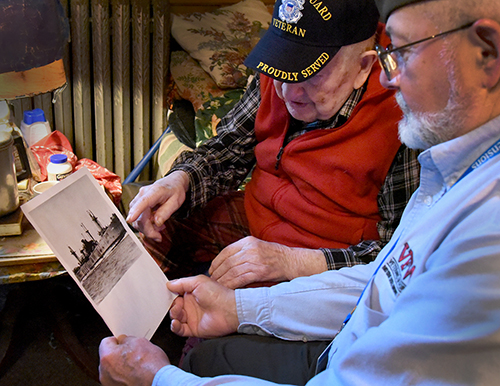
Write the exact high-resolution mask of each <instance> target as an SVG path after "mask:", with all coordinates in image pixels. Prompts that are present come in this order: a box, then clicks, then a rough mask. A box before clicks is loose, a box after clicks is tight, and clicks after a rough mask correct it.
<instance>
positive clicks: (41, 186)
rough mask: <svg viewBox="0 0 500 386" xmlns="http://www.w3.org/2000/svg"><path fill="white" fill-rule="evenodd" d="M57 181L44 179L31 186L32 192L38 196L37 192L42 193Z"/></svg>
mask: <svg viewBox="0 0 500 386" xmlns="http://www.w3.org/2000/svg"><path fill="white" fill-rule="evenodd" d="M57 183H58V181H44V182H40V183H38V184H36V185H35V186H33V193H34V195H35V196H38V195H39V194H42V193H43V192H45V191H46V190H47V189H49V188H51V187H52V186H54V185H55V184H57Z"/></svg>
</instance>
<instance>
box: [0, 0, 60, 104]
mask: <svg viewBox="0 0 500 386" xmlns="http://www.w3.org/2000/svg"><path fill="white" fill-rule="evenodd" d="M68 41H69V22H68V20H67V18H66V16H65V14H64V9H63V8H62V5H61V3H60V2H59V1H58V0H1V1H0V100H1V99H4V100H10V99H16V98H22V97H31V96H34V95H37V94H42V93H46V92H50V91H53V90H56V89H58V88H60V87H62V86H63V85H64V84H65V83H66V75H65V71H64V63H63V54H64V48H65V44H66V43H67V42H68Z"/></svg>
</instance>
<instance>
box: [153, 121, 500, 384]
mask: <svg viewBox="0 0 500 386" xmlns="http://www.w3.org/2000/svg"><path fill="white" fill-rule="evenodd" d="M499 140H500V116H499V117H497V118H495V119H493V120H492V121H490V122H488V123H487V124H485V125H483V126H482V127H480V128H478V129H476V130H474V131H472V132H470V133H468V134H466V135H464V136H462V137H459V138H456V139H454V140H451V141H448V142H445V143H443V144H440V145H437V146H434V147H433V148H431V149H428V150H426V151H425V152H423V153H422V154H421V156H420V158H419V159H420V161H421V163H422V178H421V184H420V187H419V189H418V190H417V191H416V192H415V194H414V195H413V196H412V198H411V200H410V202H409V203H408V206H407V208H406V210H405V212H404V214H403V217H402V219H401V224H400V226H399V227H398V229H397V230H396V232H395V234H394V238H393V240H391V242H390V243H389V244H388V245H387V246H386V247H385V248H384V250H382V252H381V253H380V254H379V256H378V257H377V259H376V260H375V261H374V262H372V263H370V264H367V265H358V266H356V267H352V268H349V269H341V270H339V271H328V272H323V273H322V274H319V275H313V276H309V277H302V278H298V279H295V280H293V281H291V282H285V283H280V284H278V285H276V286H273V287H269V288H268V287H265V288H250V289H241V290H236V294H235V296H236V305H237V310H238V318H239V321H240V327H239V332H246V333H260V334H271V335H274V336H277V337H281V338H284V339H289V340H307V339H310V340H313V339H314V340H317V339H332V338H333V337H334V336H335V334H336V332H337V329H338V327H339V326H340V324H341V321H342V319H343V317H344V315H345V314H346V313H348V312H349V311H350V310H349V309H352V307H353V306H354V304H356V301H357V298H358V296H359V294H360V292H361V290H362V288H363V287H364V286H365V285H366V284H367V283H368V282H369V280H370V278H371V277H372V275H373V274H374V272H375V271H376V274H375V275H374V280H373V282H372V283H370V284H369V285H368V286H367V287H366V288H367V289H366V291H365V293H364V294H363V296H362V297H361V299H360V302H359V304H358V307H357V308H356V310H355V311H354V313H353V315H352V318H351V320H350V321H349V322H348V323H347V325H346V326H345V328H344V329H343V330H342V331H341V332H340V333H339V334H338V335H337V337H336V338H335V339H334V341H333V344H332V347H331V349H330V353H329V361H328V366H327V368H326V370H324V371H323V372H321V373H320V374H318V375H316V376H315V377H313V378H312V379H311V380H310V381H309V382H308V383H307V385H308V386H315V385H318V386H319V385H357V384H367V385H407V384H412V385H450V386H451V385H487V386H496V385H498V379H499V376H500V370H499V369H500V324H499V323H498V321H499V320H500V193H499V191H500V177H499V176H500V156H495V157H494V158H491V159H490V160H489V161H487V162H486V163H483V164H482V165H481V166H479V168H477V169H475V170H473V171H472V172H471V173H469V174H468V175H467V176H466V177H464V178H463V179H462V180H460V181H459V182H458V183H457V180H459V178H460V176H461V175H463V173H464V172H465V171H466V170H467V169H468V167H469V166H471V165H472V164H474V162H475V160H476V159H478V158H479V159H481V157H482V154H483V153H485V152H488V148H489V147H490V146H491V145H495V144H497V145H496V149H495V150H493V152H495V153H498V151H499V148H500V145H498V143H499ZM377 267H380V269H378V270H377V269H376V268H377ZM312 293H313V294H314V295H311V294H312ZM297 310H303V311H304V312H297ZM291 311H292V312H291ZM222 383H224V384H226V383H227V384H231V385H238V386H243V385H255V386H256V385H272V384H273V383H271V382H267V381H263V380H259V379H255V378H250V377H243V376H239V375H228V376H222V377H215V378H199V377H196V376H194V375H192V374H188V373H185V372H183V371H182V370H180V369H178V368H176V367H175V366H171V365H169V366H165V367H164V368H162V369H161V370H160V371H159V372H158V373H157V375H156V377H155V380H154V382H153V386H160V385H161V386H167V385H179V384H189V385H199V386H201V385H216V384H222Z"/></svg>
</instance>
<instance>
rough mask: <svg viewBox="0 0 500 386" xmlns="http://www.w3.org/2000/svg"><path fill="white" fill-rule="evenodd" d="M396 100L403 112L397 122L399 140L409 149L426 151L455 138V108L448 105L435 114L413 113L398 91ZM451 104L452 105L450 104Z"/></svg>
mask: <svg viewBox="0 0 500 386" xmlns="http://www.w3.org/2000/svg"><path fill="white" fill-rule="evenodd" d="M396 100H397V102H398V105H399V106H400V107H401V110H402V111H403V119H402V120H401V121H400V122H399V125H398V129H399V138H400V140H401V142H403V143H404V144H405V145H406V146H408V147H409V148H411V149H428V148H430V147H432V146H434V145H437V144H439V143H442V142H446V141H448V140H450V139H453V138H454V137H455V133H456V131H457V126H456V123H457V122H455V117H454V115H453V114H452V112H453V111H454V110H455V107H456V106H452V105H450V102H451V100H449V101H448V105H447V106H446V107H445V108H444V109H443V110H441V111H439V112H436V113H415V112H413V111H411V110H410V109H409V107H408V105H407V104H406V102H405V101H404V99H403V96H402V94H401V92H400V91H398V92H397V93H396ZM452 104H453V103H452Z"/></svg>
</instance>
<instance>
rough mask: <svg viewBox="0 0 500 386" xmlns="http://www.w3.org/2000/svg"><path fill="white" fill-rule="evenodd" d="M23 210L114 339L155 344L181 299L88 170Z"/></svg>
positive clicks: (27, 205)
mask: <svg viewBox="0 0 500 386" xmlns="http://www.w3.org/2000/svg"><path fill="white" fill-rule="evenodd" d="M22 210H23V212H24V214H25V215H26V217H27V218H28V220H29V221H30V223H31V224H32V225H33V227H34V228H35V229H36V231H37V232H38V233H39V234H40V235H41V236H42V238H43V239H44V240H45V242H46V243H47V244H48V245H49V247H50V248H51V249H52V251H53V252H54V254H55V255H56V256H57V258H58V260H59V261H60V262H61V264H62V265H63V267H64V268H65V269H66V271H67V272H68V274H69V275H70V276H71V277H72V278H73V280H75V282H76V283H77V284H78V286H79V287H80V289H81V290H82V291H83V293H84V294H85V296H86V297H87V299H88V300H89V301H90V302H91V303H92V305H93V306H94V308H95V309H96V310H97V312H98V313H99V314H100V315H101V317H102V318H103V320H104V322H105V323H106V325H107V326H108V328H109V329H110V330H111V332H112V333H113V335H114V336H119V335H122V334H125V335H132V336H137V337H145V338H147V339H151V337H152V336H153V334H154V333H155V331H156V329H157V328H158V326H159V324H160V323H161V321H162V320H163V318H164V317H165V315H166V314H167V312H168V310H169V308H170V305H171V304H172V302H173V300H174V299H175V296H176V295H175V294H173V293H171V292H170V291H168V289H167V287H166V283H167V281H168V279H167V278H166V277H165V274H164V273H163V272H162V271H161V269H160V268H159V267H158V265H157V264H156V263H155V261H154V260H153V259H152V258H151V256H150V255H149V253H148V252H147V251H146V249H145V248H144V247H143V245H142V244H141V242H140V240H139V239H138V238H137V236H136V235H135V234H134V232H132V230H131V229H130V227H129V226H128V224H127V223H126V221H125V219H124V218H123V216H122V215H121V213H120V212H119V211H118V209H117V208H116V206H115V205H114V204H113V202H112V201H111V200H110V199H109V198H108V197H107V196H106V194H105V192H104V190H103V189H102V188H101V187H100V186H99V184H98V183H97V181H96V180H95V179H94V177H93V176H92V174H91V173H90V172H89V171H88V169H86V168H82V169H80V170H79V171H77V172H75V173H73V174H72V175H70V176H69V177H67V178H65V179H64V180H62V181H60V182H58V183H57V184H56V185H55V186H53V187H52V188H50V189H49V190H48V191H46V192H44V193H43V194H41V195H39V196H37V197H35V198H33V199H31V200H30V201H28V202H27V203H26V204H24V205H23V206H22Z"/></svg>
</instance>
